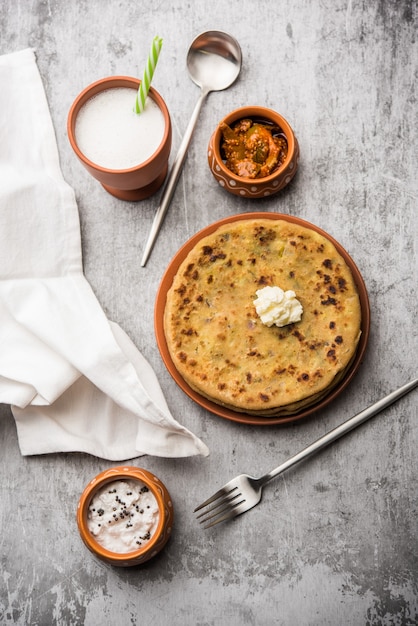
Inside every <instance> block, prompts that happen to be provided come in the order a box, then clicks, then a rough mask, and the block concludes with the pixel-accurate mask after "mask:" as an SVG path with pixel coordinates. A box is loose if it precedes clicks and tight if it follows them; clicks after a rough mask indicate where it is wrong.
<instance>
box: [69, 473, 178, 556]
mask: <svg viewBox="0 0 418 626" xmlns="http://www.w3.org/2000/svg"><path fill="white" fill-rule="evenodd" d="M119 480H133V481H139V482H140V484H141V486H142V484H143V485H145V486H146V487H147V488H148V489H149V491H150V492H151V493H152V495H153V496H154V497H155V500H156V501H157V504H158V524H157V527H156V529H155V531H154V533H153V534H152V535H151V538H150V539H149V541H148V542H147V543H144V544H143V545H142V546H141V547H140V548H138V549H137V550H134V551H132V552H123V553H122V552H112V551H110V550H108V549H106V548H104V547H103V546H102V545H101V544H100V543H98V541H97V540H96V539H95V537H94V535H93V534H92V533H91V532H90V530H89V528H88V513H89V506H90V504H91V502H92V500H93V498H94V496H95V495H96V494H97V492H98V491H99V490H100V489H101V488H102V487H104V486H105V485H107V484H110V483H112V482H114V481H119ZM127 519H128V523H129V518H127ZM77 525H78V529H79V532H80V536H81V538H82V540H83V542H84V543H85V545H86V546H87V548H88V549H89V550H90V551H91V552H92V553H93V554H94V555H95V556H96V557H98V558H99V559H100V560H102V561H104V562H105V563H109V564H110V565H116V566H118V567H131V566H134V565H141V564H142V563H145V562H146V561H148V560H149V559H151V558H153V557H154V556H155V555H156V554H158V552H160V551H161V550H162V548H163V547H164V546H165V544H166V543H167V541H168V540H169V538H170V536H171V530H172V526H173V505H172V502H171V498H170V494H169V493H168V491H167V489H166V487H165V486H164V485H163V483H162V482H161V481H160V480H159V479H158V478H157V477H156V476H154V475H153V474H151V473H150V472H148V471H147V470H144V469H141V468H139V467H131V466H121V467H113V468H111V469H108V470H105V471H104V472H101V473H100V474H98V475H97V476H96V477H95V478H93V480H92V481H91V482H90V483H89V484H88V485H87V487H86V488H85V489H84V491H83V493H82V495H81V497H80V500H79V503H78V508H77Z"/></svg>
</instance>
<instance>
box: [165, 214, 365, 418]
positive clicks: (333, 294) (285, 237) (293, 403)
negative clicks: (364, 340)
mask: <svg viewBox="0 0 418 626" xmlns="http://www.w3.org/2000/svg"><path fill="white" fill-rule="evenodd" d="M266 285H270V286H278V287H281V289H283V290H285V291H286V290H288V289H291V290H293V291H294V292H295V293H296V297H297V298H298V300H299V301H300V302H301V304H302V306H303V315H302V319H301V321H300V322H297V323H295V324H290V325H288V326H285V327H283V328H277V327H276V326H271V327H267V326H265V325H264V324H263V323H262V322H261V319H260V318H259V317H258V315H257V312H256V310H255V307H254V304H253V301H254V300H255V298H256V295H255V294H256V291H257V290H258V289H260V288H262V287H264V286H266ZM360 327H361V307H360V300H359V296H358V293H357V289H356V285H355V283H354V280H353V277H352V274H351V271H350V268H349V267H348V265H347V263H346V262H345V260H344V259H343V257H342V256H341V255H340V254H339V252H338V251H337V249H336V248H335V246H334V244H333V243H332V242H331V241H330V240H329V239H328V238H327V237H325V236H323V235H322V234H321V233H319V232H317V231H316V230H313V229H311V228H308V227H306V226H303V225H300V224H299V223H293V222H291V221H287V220H284V219H274V220H272V219H263V218H260V219H258V218H257V219H252V218H250V219H240V220H237V221H233V222H231V223H227V224H223V225H221V226H220V227H219V228H218V229H217V230H216V231H215V232H213V233H212V234H209V235H208V236H206V237H204V238H202V239H201V240H200V241H199V242H198V243H197V244H196V245H195V246H194V247H193V249H191V250H190V251H189V252H188V254H187V255H186V258H185V259H184V261H183V262H182V263H181V265H180V266H179V269H178V271H177V273H176V275H175V276H174V279H173V284H172V286H171V288H170V289H169V290H168V293H167V300H166V306H165V312H164V333H165V338H166V341H167V347H168V350H169V353H170V356H171V359H172V361H173V363H174V365H175V368H176V369H177V371H178V372H179V374H180V375H181V376H182V377H183V379H184V380H185V381H186V383H187V384H188V385H189V386H190V387H191V388H192V389H193V390H195V391H196V392H198V393H199V394H200V395H201V396H204V397H205V398H208V399H209V400H211V401H212V402H215V403H216V404H219V405H222V406H224V407H227V408H228V409H232V410H234V411H238V412H244V413H248V414H250V415H259V416H280V415H292V414H294V413H297V412H299V411H301V410H303V409H305V408H307V407H309V406H311V405H312V404H314V403H316V402H317V401H319V400H320V399H321V398H323V397H324V396H325V395H326V394H328V393H329V391H331V389H332V388H333V387H334V386H335V385H336V384H337V383H338V382H339V381H340V380H341V379H342V377H343V376H344V374H345V373H346V371H347V369H348V368H349V367H350V364H351V363H352V361H353V358H354V356H355V354H356V349H357V345H358V342H359V338H360V334H361V328H360Z"/></svg>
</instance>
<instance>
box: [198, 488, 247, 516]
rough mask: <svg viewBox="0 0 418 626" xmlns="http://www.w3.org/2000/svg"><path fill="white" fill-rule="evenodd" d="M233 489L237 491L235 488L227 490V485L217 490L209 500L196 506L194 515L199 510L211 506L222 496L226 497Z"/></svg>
mask: <svg viewBox="0 0 418 626" xmlns="http://www.w3.org/2000/svg"><path fill="white" fill-rule="evenodd" d="M235 489H237V487H233V488H232V489H228V485H225V486H224V487H221V489H219V491H217V492H216V493H214V494H213V496H211V497H210V498H208V499H207V500H205V501H204V502H202V504H199V506H197V507H196V508H195V510H194V513H196V512H197V511H200V509H203V508H204V507H205V506H208V505H209V504H212V502H215V500H218V499H219V498H221V497H222V496H228V495H229V494H230V493H232V492H233V491H234V490H235Z"/></svg>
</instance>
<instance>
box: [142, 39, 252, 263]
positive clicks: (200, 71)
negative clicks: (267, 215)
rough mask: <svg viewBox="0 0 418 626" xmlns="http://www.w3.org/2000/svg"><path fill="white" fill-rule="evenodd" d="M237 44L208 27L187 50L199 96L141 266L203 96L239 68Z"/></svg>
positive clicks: (222, 84)
mask: <svg viewBox="0 0 418 626" xmlns="http://www.w3.org/2000/svg"><path fill="white" fill-rule="evenodd" d="M241 64H242V54H241V48H240V46H239V44H238V42H237V41H236V39H234V37H232V36H231V35H228V33H224V32H222V31H219V30H209V31H207V32H205V33H202V34H201V35H198V36H197V37H196V39H194V40H193V42H192V44H191V46H190V48H189V51H188V53H187V70H188V72H189V76H190V78H191V79H192V81H193V82H194V83H195V84H196V85H197V86H198V87H200V97H199V100H198V101H197V103H196V106H195V108H194V111H193V113H192V116H191V118H190V121H189V124H188V126H187V129H186V132H185V133H184V137H183V139H182V142H181V144H180V148H179V151H178V153H177V156H176V158H175V160H174V164H173V167H172V170H171V172H170V173H169V175H168V178H167V181H166V184H165V187H164V190H163V195H162V198H161V202H160V206H159V207H158V209H157V212H156V214H155V216H154V220H153V223H152V226H151V230H150V233H149V235H148V240H147V243H146V245H145V250H144V254H143V256H142V260H141V267H145V265H146V263H147V260H148V258H149V255H150V254H151V250H152V248H153V247H154V243H155V240H156V238H157V235H158V232H159V230H160V227H161V224H162V222H163V219H164V217H165V214H166V213H167V209H168V206H169V204H170V201H171V198H172V197H173V193H174V190H175V187H176V184H177V181H178V179H179V176H180V172H181V169H182V167H183V163H184V160H185V158H186V153H187V150H188V147H189V144H190V140H191V138H192V135H193V131H194V128H195V126H196V122H197V119H198V117H199V113H200V110H201V108H202V105H203V102H204V100H205V98H206V96H207V95H208V94H209V93H210V92H211V91H223V90H224V89H227V88H228V87H230V86H231V85H232V84H233V83H234V82H235V81H236V79H237V78H238V76H239V73H240V71H241Z"/></svg>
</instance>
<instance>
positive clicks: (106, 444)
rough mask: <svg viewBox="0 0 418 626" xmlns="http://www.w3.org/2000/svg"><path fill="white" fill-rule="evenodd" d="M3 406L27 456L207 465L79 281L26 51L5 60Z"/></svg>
mask: <svg viewBox="0 0 418 626" xmlns="http://www.w3.org/2000/svg"><path fill="white" fill-rule="evenodd" d="M0 402H2V403H6V404H10V405H11V408H12V412H13V415H14V417H15V420H16V426H17V433H18V439H19V446H20V450H21V452H22V454H23V455H32V454H44V453H50V452H64V451H65V452H69V451H79V452H86V453H89V454H92V455H94V456H98V457H101V458H105V459H109V460H113V461H115V460H118V461H120V460H127V459H132V458H135V457H137V456H141V455H143V454H149V455H155V456H164V457H184V456H191V455H196V454H201V455H207V454H208V449H207V447H206V445H205V444H204V443H203V442H202V441H200V439H198V438H197V437H196V436H195V435H194V434H193V433H191V432H190V431H189V430H187V429H186V428H184V427H183V426H181V425H180V424H179V423H178V422H177V421H176V420H175V419H174V418H173V416H172V415H171V413H170V411H169V409H168V407H167V404H166V401H165V399H164V396H163V393H162V391H161V388H160V385H159V383H158V381H157V378H156V376H155V373H154V371H153V370H152V368H151V366H150V364H149V363H148V362H147V361H146V360H145V359H144V357H143V356H142V355H141V354H140V352H139V351H138V350H137V348H136V347H135V346H134V345H133V343H132V342H131V341H130V339H129V338H128V337H127V335H126V334H125V333H124V332H123V331H122V329H121V328H120V327H119V326H118V325H117V324H115V323H113V322H110V321H109V320H108V319H107V318H106V316H105V314H104V312H103V310H102V308H101V306H100V304H99V302H98V301H97V299H96V297H95V295H94V293H93V291H92V289H91V287H90V285H89V283H88V282H87V280H86V278H85V276H84V274H83V269H82V258H81V243H80V227H79V216H78V210H77V205H76V202H75V196H74V193H73V190H72V189H71V187H70V186H69V185H68V184H67V183H66V182H65V181H64V179H63V177H62V173H61V169H60V165H59V159H58V150H57V146H56V141H55V135H54V129H53V126H52V121H51V117H50V114H49V108H48V104H47V100H46V97H45V93H44V89H43V85H42V81H41V77H40V75H39V72H38V68H37V65H36V60H35V54H34V51H33V50H30V49H27V50H22V51H20V52H15V53H12V54H8V55H4V56H1V57H0Z"/></svg>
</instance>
